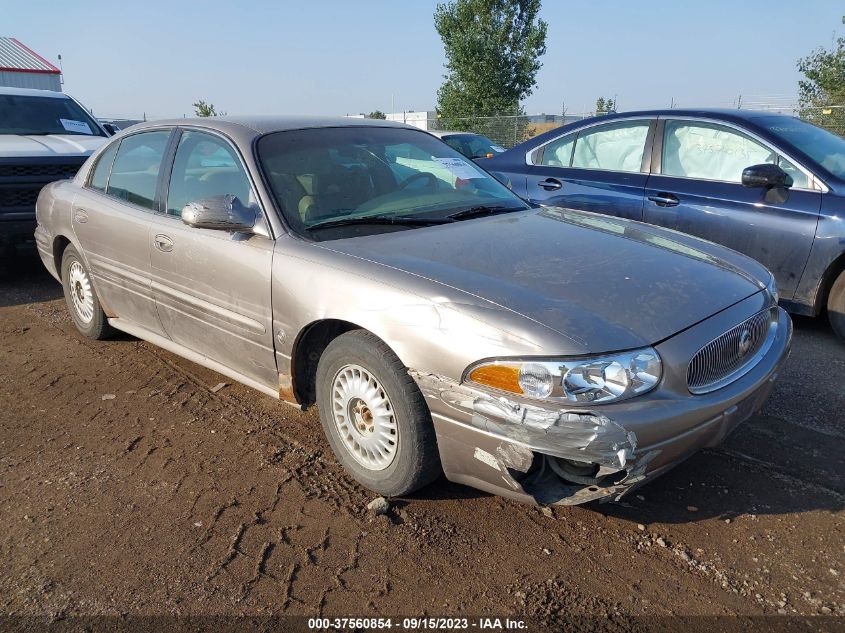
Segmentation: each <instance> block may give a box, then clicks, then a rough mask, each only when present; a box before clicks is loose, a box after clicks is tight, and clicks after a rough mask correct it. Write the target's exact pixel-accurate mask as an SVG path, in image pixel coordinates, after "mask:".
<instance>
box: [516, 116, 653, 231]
mask: <svg viewBox="0 0 845 633" xmlns="http://www.w3.org/2000/svg"><path fill="white" fill-rule="evenodd" d="M653 127H654V120H653V119H648V118H641V119H629V120H623V121H618V120H615V121H613V122H608V123H600V124H598V125H592V126H589V127H586V128H582V129H581V130H576V131H574V132H570V133H569V134H567V135H565V136H562V137H560V138H557V139H555V140H553V141H551V142H549V143H546V144H545V145H542V146H540V147H539V148H538V149H536V150H534V151H533V152H532V153H531V154H530V155H529V156H528V163H529V165H528V167H527V174H526V175H527V182H526V187H527V197H528V199H529V201H530V202H532V203H534V204H544V205H549V206H560V207H566V208H569V209H581V210H584V211H594V212H596V213H604V214H607V215H615V216H618V217H622V218H630V219H632V220H642V213H643V195H644V192H645V185H646V180H647V178H648V168H649V162H650V156H651V147H650V145H651V143H650V139H651V136H652V134H651V130H652V128H653Z"/></svg>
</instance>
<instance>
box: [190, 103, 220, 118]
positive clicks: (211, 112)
mask: <svg viewBox="0 0 845 633" xmlns="http://www.w3.org/2000/svg"><path fill="white" fill-rule="evenodd" d="M192 105H193V106H194V113H195V114H196V115H197V116H202V117H206V116H225V115H226V113H225V112H217V110H216V109H215V107H214V104H213V103H206V102H205V101H203V100H202V99H200V100H199V101H197V102H196V103H193V104H192Z"/></svg>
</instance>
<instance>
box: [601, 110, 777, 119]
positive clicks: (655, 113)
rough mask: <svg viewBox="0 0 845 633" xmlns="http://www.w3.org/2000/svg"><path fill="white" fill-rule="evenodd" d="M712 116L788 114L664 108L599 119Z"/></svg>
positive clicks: (731, 117)
mask: <svg viewBox="0 0 845 633" xmlns="http://www.w3.org/2000/svg"><path fill="white" fill-rule="evenodd" d="M669 115H671V116H713V117H718V118H724V119H755V118H759V117H762V116H784V117H790V116H791V115H789V114H782V113H780V112H771V111H764V110H738V109H736V108H665V109H661V110H632V111H630V112H614V113H611V114H607V115H604V116H600V117H596V118H601V119H612V118H626V117H632V116H669Z"/></svg>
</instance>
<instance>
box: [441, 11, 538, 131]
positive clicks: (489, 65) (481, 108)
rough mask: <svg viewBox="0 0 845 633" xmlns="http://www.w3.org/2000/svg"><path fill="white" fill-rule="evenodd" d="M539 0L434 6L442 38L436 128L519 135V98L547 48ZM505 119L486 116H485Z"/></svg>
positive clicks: (527, 90)
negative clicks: (443, 64) (442, 64)
mask: <svg viewBox="0 0 845 633" xmlns="http://www.w3.org/2000/svg"><path fill="white" fill-rule="evenodd" d="M539 13H540V0H449V1H448V2H445V3H441V4H438V5H437V9H436V10H435V12H434V27H435V28H436V29H437V32H438V33H439V34H440V37H441V39H442V40H443V46H444V48H445V53H446V69H447V72H446V74H445V75H444V77H443V79H444V81H443V85H442V86H441V87H440V90H438V92H437V112H438V116H439V117H440V127H441V128H444V129H460V130H467V131H472V132H478V133H480V134H486V135H488V136H491V137H492V138H494V139H495V140H497V141H499V142H501V143H506V144H513V143H515V142H518V141H520V140H522V138H523V137H524V135H525V128H526V127H527V119H526V118H525V117H523V116H515V115H523V114H524V111H523V109H522V106H521V101H522V100H523V99H525V98H526V97H528V96H529V95H530V94H531V93H532V92H533V90H534V87H535V86H536V76H537V71H538V70H540V67H541V66H542V63H541V62H540V57H541V56H542V55H543V54H544V53H545V52H546V30H547V24H546V22H544V21H543V20H541V19H540V18H539V17H538V16H539ZM505 115H510V116H511V118H510V119H501V118H500V119H496V120H491V119H489V118H485V117H502V116H505Z"/></svg>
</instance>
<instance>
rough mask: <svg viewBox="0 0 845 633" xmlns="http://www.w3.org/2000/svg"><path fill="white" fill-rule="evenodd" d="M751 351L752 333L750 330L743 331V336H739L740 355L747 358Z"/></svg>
mask: <svg viewBox="0 0 845 633" xmlns="http://www.w3.org/2000/svg"><path fill="white" fill-rule="evenodd" d="M749 349H751V331H750V330H743V331H742V334H740V335H739V353H740V355H741V356H745V354H746V352H748V350H749Z"/></svg>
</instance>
